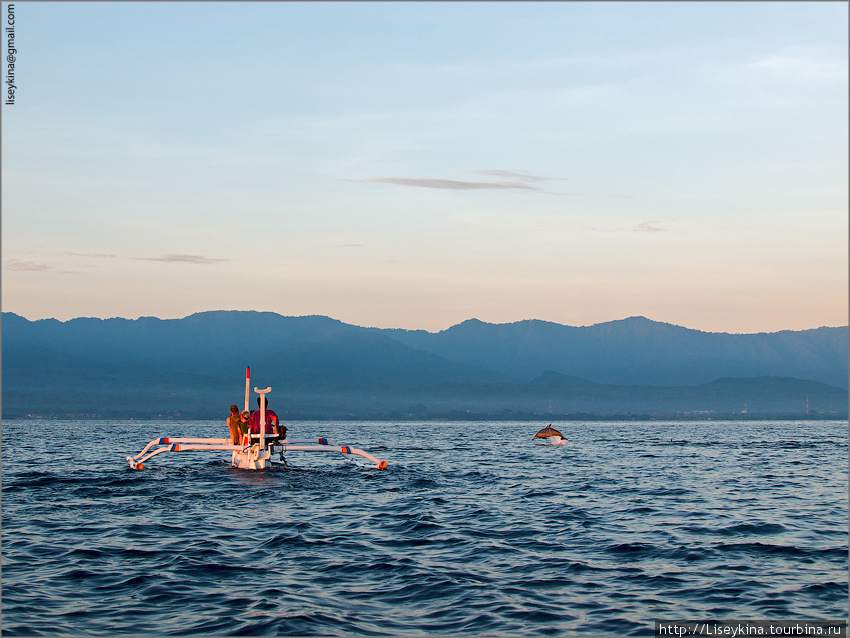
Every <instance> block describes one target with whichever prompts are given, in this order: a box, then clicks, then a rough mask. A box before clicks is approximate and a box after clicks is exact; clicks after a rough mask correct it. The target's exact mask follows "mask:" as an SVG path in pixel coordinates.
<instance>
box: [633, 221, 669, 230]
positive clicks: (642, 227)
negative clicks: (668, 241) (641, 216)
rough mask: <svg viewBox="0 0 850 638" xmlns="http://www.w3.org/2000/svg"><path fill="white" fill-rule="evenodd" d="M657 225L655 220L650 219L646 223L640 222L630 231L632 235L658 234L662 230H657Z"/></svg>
mask: <svg viewBox="0 0 850 638" xmlns="http://www.w3.org/2000/svg"><path fill="white" fill-rule="evenodd" d="M657 223H658V220H657V219H651V220H649V221H648V222H641V223H640V224H638V225H637V226H635V227H634V228H633V229H632V232H634V233H660V232H663V231H664V230H665V229H664V228H659V227H658V226H655V224H657Z"/></svg>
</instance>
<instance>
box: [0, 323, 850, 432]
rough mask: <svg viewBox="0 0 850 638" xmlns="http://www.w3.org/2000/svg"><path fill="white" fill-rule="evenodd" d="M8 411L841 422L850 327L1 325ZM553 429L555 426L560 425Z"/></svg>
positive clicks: (12, 413) (844, 408)
mask: <svg viewBox="0 0 850 638" xmlns="http://www.w3.org/2000/svg"><path fill="white" fill-rule="evenodd" d="M0 326H1V327H2V345H3V350H2V372H3V376H2V383H3V404H2V408H3V415H4V416H23V415H26V414H61V415H66V414H72V415H99V416H114V417H122V416H135V417H141V416H159V415H160V414H162V415H175V414H180V415H181V416H183V417H197V418H212V417H215V416H218V415H221V414H224V415H225V416H226V412H227V406H229V405H230V404H231V403H237V404H239V405H241V403H242V400H243V397H244V369H245V367H247V366H250V367H251V369H252V386H253V385H260V386H262V387H267V386H271V387H272V388H273V392H272V393H271V394H270V395H269V399H270V405H271V406H272V407H275V408H276V411H277V412H278V413H279V414H281V416H289V417H290V418H342V417H347V416H348V417H359V418H404V417H407V416H414V417H418V418H425V417H429V416H430V417H434V416H449V417H458V416H462V415H464V414H468V415H475V416H482V417H504V416H505V415H514V416H518V415H527V416H530V415H537V416H539V417H540V418H547V417H548V416H549V415H576V414H584V415H591V416H606V415H607V416H611V415H617V414H630V413H642V414H649V413H663V414H676V413H683V412H691V413H693V412H703V413H710V412H715V413H730V414H731V413H740V412H743V411H744V410H746V412H747V413H749V414H755V413H783V414H806V412H807V411H808V413H809V414H815V413H819V412H820V413H823V412H826V413H829V414H840V415H844V414H846V412H847V385H848V383H847V381H848V329H847V328H844V327H842V328H835V327H823V328H817V329H813V330H802V331H782V332H774V333H759V334H727V333H708V332H701V331H698V330H692V329H688V328H683V327H680V326H674V325H671V324H667V323H660V322H656V321H651V320H649V319H646V318H644V317H631V318H628V319H623V320H619V321H611V322H606V323H600V324H596V325H593V326H586V327H572V326H565V325H560V324H556V323H551V322H546V321H539V320H529V321H520V322H516V323H509V324H489V323H485V322H482V321H478V320H476V319H471V320H468V321H465V322H463V323H461V324H458V325H456V326H453V327H451V328H449V329H447V330H444V331H441V332H436V333H431V332H426V331H421V330H400V329H378V328H367V327H359V326H353V325H350V324H345V323H343V322H341V321H338V320H336V319H331V318H329V317H322V316H308V317H285V316H281V315H278V314H276V313H271V312H252V311H251V312H248V311H212V312H202V313H197V314H194V315H190V316H188V317H185V318H183V319H158V318H156V317H141V318H139V319H135V320H130V319H120V318H113V319H94V318H77V319H71V320H69V321H58V320H55V319H42V320H38V321H29V320H27V319H25V318H23V317H20V316H18V315H16V314H14V313H7V312H4V313H3V314H2V324H1V325H0ZM553 418H554V417H553Z"/></svg>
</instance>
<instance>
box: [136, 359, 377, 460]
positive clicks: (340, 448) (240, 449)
mask: <svg viewBox="0 0 850 638" xmlns="http://www.w3.org/2000/svg"><path fill="white" fill-rule="evenodd" d="M250 387H251V368H248V369H247V370H246V371H245V411H246V412H247V411H248V398H249V395H250V391H249V388H250ZM254 392H256V393H257V394H259V395H260V428H259V429H260V433H259V434H257V433H252V432H251V431H250V430H249V431H248V433H247V434H243V435H242V441H241V444H240V445H233V441H232V439H230V438H226V439H198V438H179V437H178V438H172V437H165V438H159V439H154V440H153V441H151V442H150V443H148V444H147V445H146V446H145V447H144V449H143V450H142V451H141V452H139V453H138V454H136V455H135V456H128V457H127V463H129V465H130V467H131V468H132V469H134V470H141V469H144V467H145V466H144V462H145V461H147V460H148V459H150V458H152V457H154V456H156V455H157V454H162V453H163V452H198V451H211V450H215V451H221V450H228V451H230V452H231V457H230V458H231V465H232V466H233V467H236V468H239V469H243V470H262V469H263V468H265V467H266V462H267V461H268V462H269V464H272V461H271V457H272V454H277V455H279V459H280V461H282V462H283V463H284V464H285V463H286V459H285V458H284V454H286V453H288V452H336V453H338V454H346V455H348V454H352V455H357V456H362V457H364V458H366V459H368V460H370V461H372V462H373V463H374V464H375V469H378V470H383V469H385V468H386V467H387V462H386V461H379V460H378V459H376V458H375V457H374V456H372V455H371V454H369V453H368V452H364V451H363V450H359V449H357V448H354V447H351V446H349V445H337V444H336V443H334V442H333V441H329V440H328V439H326V438H323V437H320V438H318V439H298V440H292V441H290V440H289V439H283V440H277V439H274V438H272V439H271V440H270V441H269V442H268V443H267V442H266V438H267V436H266V432H265V429H266V428H265V427H264V424H265V422H266V406H265V403H266V402H265V398H266V397H265V395H266V394H268V393H269V392H271V388H265V389H263V390H260V389H259V388H254ZM152 448H155V449H152Z"/></svg>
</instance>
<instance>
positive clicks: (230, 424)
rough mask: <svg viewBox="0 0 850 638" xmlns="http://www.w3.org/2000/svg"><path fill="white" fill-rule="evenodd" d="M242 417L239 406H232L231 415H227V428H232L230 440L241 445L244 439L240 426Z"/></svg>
mask: <svg viewBox="0 0 850 638" xmlns="http://www.w3.org/2000/svg"><path fill="white" fill-rule="evenodd" d="M241 421H242V418H241V417H240V416H239V406H238V405H231V406H230V416H229V417H227V428H228V429H229V430H230V440H231V441H232V442H233V445H239V443H240V442H241V441H242V432H241V430H240V428H239V424H240V423H241Z"/></svg>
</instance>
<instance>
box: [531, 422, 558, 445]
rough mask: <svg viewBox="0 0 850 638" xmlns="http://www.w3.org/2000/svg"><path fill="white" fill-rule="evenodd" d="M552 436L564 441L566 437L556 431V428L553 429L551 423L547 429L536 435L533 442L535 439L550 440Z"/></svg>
mask: <svg viewBox="0 0 850 638" xmlns="http://www.w3.org/2000/svg"><path fill="white" fill-rule="evenodd" d="M550 436H557V437H560V438H562V439H563V438H564V435H563V434H561V433H560V432H558V430H556V429H555V428H553V427H552V424H551V423H550V424H549V425H547V426H546V427H545V428H543V429H542V430H540V431H539V432H538V433H537V434H535V435H534V438H532V439H531V440H532V441H533V440H534V439H548V438H549V437H550Z"/></svg>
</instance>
